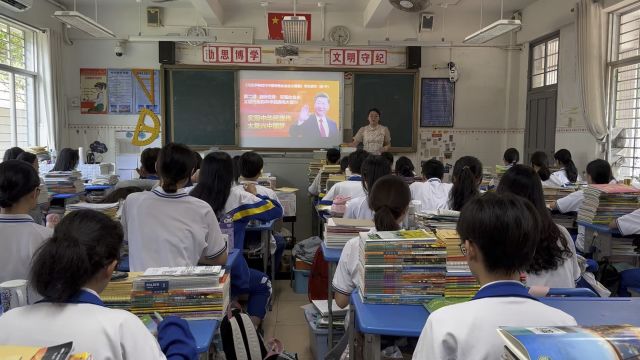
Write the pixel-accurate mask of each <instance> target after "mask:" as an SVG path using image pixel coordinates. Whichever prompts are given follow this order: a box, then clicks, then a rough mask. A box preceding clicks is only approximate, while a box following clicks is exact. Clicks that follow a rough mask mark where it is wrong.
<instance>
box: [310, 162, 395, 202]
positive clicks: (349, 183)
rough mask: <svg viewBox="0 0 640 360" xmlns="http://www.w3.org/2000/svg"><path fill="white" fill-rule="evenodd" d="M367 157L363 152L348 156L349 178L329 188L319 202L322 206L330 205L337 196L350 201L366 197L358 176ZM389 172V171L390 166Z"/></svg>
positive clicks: (360, 178)
mask: <svg viewBox="0 0 640 360" xmlns="http://www.w3.org/2000/svg"><path fill="white" fill-rule="evenodd" d="M367 156H369V153H368V152H366V151H364V150H356V151H354V152H352V153H351V154H349V173H350V175H349V177H348V178H347V180H346V181H341V182H339V183H337V184H335V185H333V186H332V187H331V189H329V191H327V194H326V195H325V196H324V197H323V198H322V200H320V204H322V205H331V204H332V203H333V199H335V198H336V196H338V195H342V196H347V197H349V198H351V199H355V198H357V197H358V196H363V195H366V194H365V191H364V188H363V187H362V177H361V176H360V173H361V170H362V163H363V162H364V160H365V159H366V158H367ZM387 166H389V171H391V166H390V165H389V164H388V163H387Z"/></svg>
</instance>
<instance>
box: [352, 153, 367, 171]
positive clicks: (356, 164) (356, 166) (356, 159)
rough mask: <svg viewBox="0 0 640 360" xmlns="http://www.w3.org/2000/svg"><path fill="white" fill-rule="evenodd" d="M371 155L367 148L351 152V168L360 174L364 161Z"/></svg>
mask: <svg viewBox="0 0 640 360" xmlns="http://www.w3.org/2000/svg"><path fill="white" fill-rule="evenodd" d="M367 156H369V153H368V152H366V151H365V150H360V149H358V150H356V151H354V152H352V153H351V154H349V170H351V172H352V173H354V174H360V172H361V171H362V163H363V162H364V160H365V159H366V158H367Z"/></svg>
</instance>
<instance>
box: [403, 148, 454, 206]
mask: <svg viewBox="0 0 640 360" xmlns="http://www.w3.org/2000/svg"><path fill="white" fill-rule="evenodd" d="M422 176H423V177H424V179H425V182H415V183H413V184H411V186H410V187H409V189H411V200H419V201H420V202H421V203H422V211H434V210H440V209H448V208H449V194H450V193H451V188H452V187H453V184H445V183H443V182H442V177H443V176H444V165H443V164H442V162H441V161H438V160H436V159H431V160H427V161H425V162H423V163H422Z"/></svg>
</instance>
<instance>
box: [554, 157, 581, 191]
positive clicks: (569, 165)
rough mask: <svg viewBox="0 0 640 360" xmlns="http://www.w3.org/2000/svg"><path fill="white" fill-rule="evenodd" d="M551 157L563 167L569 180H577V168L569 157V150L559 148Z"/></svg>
mask: <svg viewBox="0 0 640 360" xmlns="http://www.w3.org/2000/svg"><path fill="white" fill-rule="evenodd" d="M553 158H554V159H556V160H557V161H558V162H559V163H560V164H562V167H564V171H565V172H566V173H567V178H568V179H569V181H571V182H572V183H573V182H576V181H578V169H577V168H576V164H574V163H573V160H572V159H571V152H569V150H567V149H560V150H558V151H556V153H555V154H554V155H553Z"/></svg>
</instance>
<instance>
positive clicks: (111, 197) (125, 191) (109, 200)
mask: <svg viewBox="0 0 640 360" xmlns="http://www.w3.org/2000/svg"><path fill="white" fill-rule="evenodd" d="M143 191H144V189H142V188H139V187H137V186H127V187H121V188H119V189H115V190H113V191H112V192H110V193H109V194H108V195H107V196H105V197H104V199H102V201H100V203H102V204H113V203H117V202H119V201H120V200H124V199H126V198H127V196H129V195H131V194H133V193H137V192H143Z"/></svg>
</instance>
